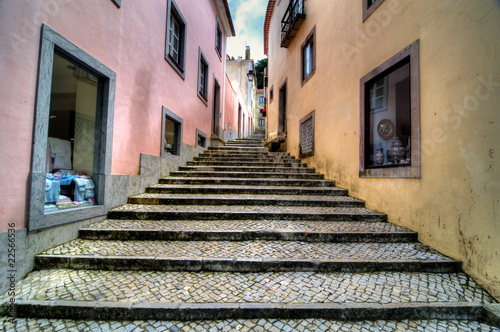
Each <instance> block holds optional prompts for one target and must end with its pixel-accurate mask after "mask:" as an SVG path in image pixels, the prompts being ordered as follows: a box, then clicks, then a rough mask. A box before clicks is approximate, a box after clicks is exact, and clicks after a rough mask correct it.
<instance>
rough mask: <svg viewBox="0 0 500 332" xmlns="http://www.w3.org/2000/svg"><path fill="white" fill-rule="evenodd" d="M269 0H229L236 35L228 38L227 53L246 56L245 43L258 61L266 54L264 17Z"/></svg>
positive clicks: (233, 55)
mask: <svg viewBox="0 0 500 332" xmlns="http://www.w3.org/2000/svg"><path fill="white" fill-rule="evenodd" d="M267 2H268V0H228V4H229V9H230V11H231V17H232V19H233V24H234V30H235V31H236V37H229V38H228V39H227V54H229V56H232V57H235V58H238V56H239V55H240V56H242V57H245V45H249V46H250V52H251V55H250V57H251V58H252V59H254V60H255V63H257V61H258V60H260V59H263V58H265V57H266V56H265V55H264V17H265V16H266V9H267Z"/></svg>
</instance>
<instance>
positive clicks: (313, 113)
mask: <svg viewBox="0 0 500 332" xmlns="http://www.w3.org/2000/svg"><path fill="white" fill-rule="evenodd" d="M315 115H316V111H315V110H313V111H311V112H310V113H309V114H307V115H306V116H304V117H303V118H302V119H300V121H299V158H301V159H302V158H307V157H311V156H314V146H315V144H314V134H315V130H314V128H315ZM310 119H312V127H313V134H312V135H313V137H312V151H310V152H306V153H302V125H303V124H304V122H306V121H308V120H310Z"/></svg>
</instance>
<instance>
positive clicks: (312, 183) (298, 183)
mask: <svg viewBox="0 0 500 332" xmlns="http://www.w3.org/2000/svg"><path fill="white" fill-rule="evenodd" d="M252 180H255V179H237V178H235V179H230V180H226V179H222V178H221V179H210V178H207V179H203V178H200V179H197V178H191V179H170V178H163V179H160V180H159V182H160V183H161V184H176V185H177V184H187V185H242V186H295V187H335V182H333V181H321V180H295V179H292V180H289V181H286V180H276V181H269V180H260V179H258V180H255V181H252Z"/></svg>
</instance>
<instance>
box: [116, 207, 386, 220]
mask: <svg viewBox="0 0 500 332" xmlns="http://www.w3.org/2000/svg"><path fill="white" fill-rule="evenodd" d="M108 219H120V220H126V219H134V220H252V219H253V220H302V221H303V220H314V221H318V220H319V221H368V222H376V221H387V216H385V215H378V214H376V215H369V214H334V213H330V214H322V213H316V214H312V213H300V214H299V213H255V212H240V213H228V212H217V211H211V212H185V211H184V212H170V211H168V212H138V211H118V210H113V211H109V212H108Z"/></svg>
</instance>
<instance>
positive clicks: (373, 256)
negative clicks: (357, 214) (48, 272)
mask: <svg viewBox="0 0 500 332" xmlns="http://www.w3.org/2000/svg"><path fill="white" fill-rule="evenodd" d="M41 255H92V256H142V257H201V258H204V257H220V258H222V257H224V258H231V259H235V258H257V259H270V258H272V259H308V260H311V259H335V260H347V259H348V260H417V259H418V260H437V259H439V260H451V259H449V258H448V257H446V256H444V255H442V254H440V253H439V252H437V251H436V250H433V249H431V248H430V247H428V246H426V245H423V244H421V243H325V242H319V243H308V242H296V241H111V240H83V239H76V240H74V241H71V242H68V243H65V244H63V245H60V246H57V247H54V248H51V249H49V250H47V251H45V252H43V253H42V254H41Z"/></svg>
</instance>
